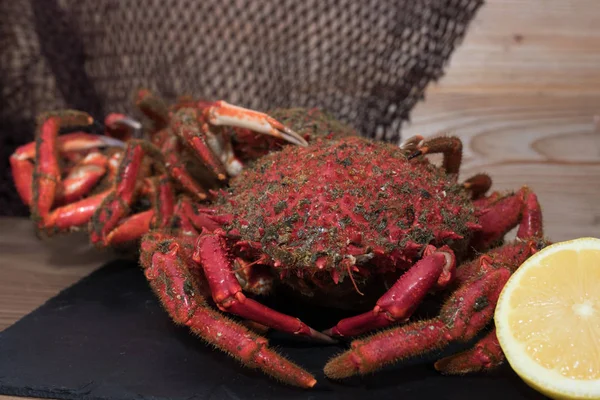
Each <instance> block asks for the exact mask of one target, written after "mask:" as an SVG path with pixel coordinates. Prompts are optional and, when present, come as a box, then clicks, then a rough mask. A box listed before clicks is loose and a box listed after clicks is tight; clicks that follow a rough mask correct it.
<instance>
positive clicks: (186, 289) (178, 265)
mask: <svg viewBox="0 0 600 400" xmlns="http://www.w3.org/2000/svg"><path fill="white" fill-rule="evenodd" d="M146 238H147V239H148V240H150V242H147V241H146ZM146 238H145V239H144V241H143V242H142V251H143V254H142V257H141V260H142V264H143V266H144V268H145V274H146V277H147V279H148V281H149V282H150V285H151V286H152V289H153V290H154V291H155V292H156V294H157V295H158V296H159V298H160V300H161V302H162V304H163V306H164V307H165V309H166V310H167V312H168V313H169V314H170V315H171V317H172V318H173V320H174V321H175V322H176V323H178V324H181V325H186V326H188V327H189V328H190V329H191V330H192V331H193V332H194V333H196V334H197V335H199V336H200V337H202V338H203V339H204V340H206V341H207V342H209V343H211V344H213V345H214V346H215V347H217V348H218V349H220V350H222V351H224V352H225V353H227V354H229V355H231V356H232V357H234V358H236V359H237V360H239V361H240V362H241V363H242V364H244V365H245V366H247V367H250V368H258V369H260V370H262V371H263V372H265V373H267V374H269V375H271V376H273V377H274V378H276V379H278V380H280V381H282V382H285V383H289V384H292V385H296V386H301V387H306V388H308V387H312V386H314V385H315V383H316V380H315V378H314V377H313V376H312V375H311V374H309V373H308V372H306V371H305V370H303V369H302V368H300V367H298V366H297V365H296V364H294V363H292V362H290V361H288V360H286V359H285V358H284V357H282V356H281V355H279V354H278V353H276V352H275V351H273V350H271V349H270V348H269V346H268V341H267V339H265V338H263V337H261V336H259V335H257V334H255V333H254V332H252V331H250V330H249V329H248V328H246V327H244V326H242V325H241V324H240V323H237V322H235V321H233V320H231V319H229V318H227V317H225V316H223V315H221V314H220V313H219V312H218V311H215V310H213V309H211V308H210V306H209V305H208V304H207V303H206V301H205V300H204V298H203V297H202V295H201V293H202V289H201V288H199V287H198V286H197V280H196V279H195V277H194V276H193V275H192V273H191V271H190V269H189V268H188V267H187V266H186V265H187V264H188V263H189V259H188V260H185V258H186V257H185V255H184V252H182V250H181V249H182V245H180V244H179V243H178V242H176V241H172V242H170V243H169V242H159V243H157V242H154V241H153V240H154V239H155V238H153V237H152V236H151V235H148V236H146Z"/></svg>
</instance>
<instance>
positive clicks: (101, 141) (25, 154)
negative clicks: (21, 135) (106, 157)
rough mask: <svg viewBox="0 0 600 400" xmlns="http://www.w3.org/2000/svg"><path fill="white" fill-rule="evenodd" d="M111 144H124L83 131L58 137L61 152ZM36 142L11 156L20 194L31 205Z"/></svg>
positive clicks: (28, 144)
mask: <svg viewBox="0 0 600 400" xmlns="http://www.w3.org/2000/svg"><path fill="white" fill-rule="evenodd" d="M109 145H118V146H123V143H122V142H120V141H118V140H115V139H111V138H108V137H105V136H98V135H91V134H88V133H83V132H74V133H66V134H64V135H60V136H58V137H57V138H56V147H57V150H58V153H59V154H65V153H67V152H71V151H84V150H89V149H92V148H100V147H105V146H109ZM35 148H36V142H35V141H34V142H30V143H27V144H25V145H23V146H20V147H19V148H17V150H16V151H15V152H14V153H13V154H12V155H11V156H10V165H11V170H12V175H13V180H14V182H15V186H16V188H17V192H18V193H19V196H20V197H21V199H22V200H23V202H24V203H25V204H28V205H31V200H32V191H31V189H32V184H33V173H34V164H33V163H32V161H33V160H34V159H35V158H36V150H35Z"/></svg>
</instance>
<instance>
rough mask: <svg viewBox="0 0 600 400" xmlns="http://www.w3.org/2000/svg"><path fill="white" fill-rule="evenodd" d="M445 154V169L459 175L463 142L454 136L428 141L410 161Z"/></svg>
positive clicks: (421, 144) (411, 156)
mask: <svg viewBox="0 0 600 400" xmlns="http://www.w3.org/2000/svg"><path fill="white" fill-rule="evenodd" d="M435 153H442V154H444V161H443V162H442V166H443V168H444V169H445V170H446V172H447V173H449V174H458V170H459V169H460V163H461V162H462V141H461V140H460V139H459V138H457V137H454V136H440V137H435V138H431V139H428V140H426V141H424V142H422V143H420V144H419V146H418V148H417V150H416V151H415V152H413V153H412V154H411V155H409V156H408V159H412V158H415V157H419V156H421V155H425V154H435Z"/></svg>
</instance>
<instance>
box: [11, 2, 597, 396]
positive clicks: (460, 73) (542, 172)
mask: <svg viewBox="0 0 600 400" xmlns="http://www.w3.org/2000/svg"><path fill="white" fill-rule="evenodd" d="M597 21H600V7H599V5H598V2H597V0H571V1H564V0H528V1H525V0H520V1H516V0H515V1H506V0H495V1H488V2H487V3H486V4H485V5H484V6H483V7H482V8H481V10H480V11H479V13H478V15H477V17H476V19H475V21H474V22H473V23H472V25H471V29H470V30H469V32H468V34H467V37H466V38H465V41H464V42H463V44H462V45H461V46H460V47H459V48H458V49H457V51H456V52H455V53H454V55H453V57H452V60H451V62H450V64H449V66H448V69H447V74H446V76H445V77H444V78H442V79H441V80H440V82H438V83H437V84H432V85H431V86H430V87H429V88H428V90H427V94H426V99H425V101H424V102H422V103H421V104H419V105H417V107H416V108H415V110H414V112H413V113H412V122H411V123H410V124H409V125H407V126H406V128H405V130H404V136H405V137H408V136H410V135H414V134H423V135H425V136H430V135H434V134H437V133H440V132H447V133H452V134H455V135H458V136H460V137H461V138H462V139H463V140H464V143H465V157H464V158H465V162H464V167H463V169H462V173H461V175H462V177H468V176H469V175H472V174H474V173H475V172H478V171H484V172H487V173H489V174H490V175H491V176H492V177H493V179H494V186H493V188H494V189H509V188H518V187H520V186H521V185H524V184H527V185H529V186H530V187H531V188H532V189H533V190H535V191H536V192H537V194H538V196H539V199H540V202H541V204H542V207H543V212H544V218H545V219H544V222H545V228H546V233H547V235H548V236H549V237H550V238H551V239H552V240H555V241H559V240H566V239H571V238H576V237H581V236H595V237H600V201H599V200H600V51H599V49H600V25H598V23H597ZM0 254H2V256H1V257H0V276H1V278H0V330H2V329H4V328H5V327H7V326H9V325H10V324H12V323H13V322H15V321H16V320H17V319H19V318H20V317H21V316H23V315H25V314H26V313H28V312H30V311H32V310H33V309H35V308H36V307H38V306H39V305H41V304H42V303H43V302H44V301H46V300H47V299H48V298H50V297H51V296H53V295H55V294H56V293H58V292H59V291H60V290H61V289H63V288H64V287H66V286H68V285H70V284H72V283H73V282H75V281H77V280H78V279H79V278H80V277H83V276H85V275H87V274H88V273H89V272H91V271H92V270H94V269H95V268H97V267H99V266H100V265H102V263H103V262H104V261H107V260H109V259H110V258H111V254H110V253H107V252H100V251H98V250H94V249H91V248H90V247H88V246H86V241H85V237H81V236H78V237H76V238H74V237H62V238H56V239H52V240H50V241H49V242H47V243H42V242H40V241H38V240H37V239H36V238H35V236H34V233H33V229H32V226H31V223H30V222H29V221H28V220H27V219H14V218H4V219H0ZM0 397H1V396H0Z"/></svg>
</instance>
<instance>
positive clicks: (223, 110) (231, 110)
mask: <svg viewBox="0 0 600 400" xmlns="http://www.w3.org/2000/svg"><path fill="white" fill-rule="evenodd" d="M204 115H205V116H206V119H207V121H208V123H210V124H211V125H215V126H223V125H226V126H233V127H238V128H247V129H250V130H251V131H254V132H258V133H263V134H265V135H270V136H273V137H276V138H279V139H283V140H285V141H288V142H290V143H293V144H296V145H299V146H308V143H307V142H306V140H304V138H303V137H302V136H300V135H298V134H297V133H296V132H294V131H293V130H291V129H290V128H288V127H287V126H285V125H283V124H282V123H281V122H279V121H277V120H276V119H274V118H272V117H270V116H268V115H267V114H264V113H261V112H258V111H254V110H249V109H247V108H242V107H238V106H234V105H232V104H229V103H227V102H225V101H223V100H221V101H217V102H215V103H213V104H212V105H211V106H210V107H208V108H207V109H206V110H205V111H204Z"/></svg>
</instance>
